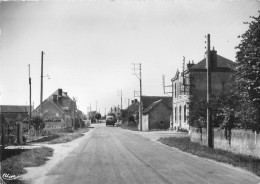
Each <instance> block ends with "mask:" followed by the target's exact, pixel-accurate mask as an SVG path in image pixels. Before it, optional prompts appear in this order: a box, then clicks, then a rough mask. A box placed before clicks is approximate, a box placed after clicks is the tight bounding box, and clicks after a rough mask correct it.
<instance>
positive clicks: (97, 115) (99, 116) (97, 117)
mask: <svg viewBox="0 0 260 184" xmlns="http://www.w3.org/2000/svg"><path fill="white" fill-rule="evenodd" d="M95 119H97V120H98V122H99V120H100V119H101V114H100V113H96V114H95Z"/></svg>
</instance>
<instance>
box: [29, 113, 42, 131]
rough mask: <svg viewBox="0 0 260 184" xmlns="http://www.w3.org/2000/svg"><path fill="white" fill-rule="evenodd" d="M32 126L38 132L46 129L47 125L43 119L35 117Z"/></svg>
mask: <svg viewBox="0 0 260 184" xmlns="http://www.w3.org/2000/svg"><path fill="white" fill-rule="evenodd" d="M31 123H32V126H33V127H34V129H35V130H36V131H37V132H38V134H39V131H41V130H42V129H44V128H45V123H44V121H43V118H42V117H41V116H34V117H32V120H31Z"/></svg>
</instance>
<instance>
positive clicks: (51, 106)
mask: <svg viewBox="0 0 260 184" xmlns="http://www.w3.org/2000/svg"><path fill="white" fill-rule="evenodd" d="M76 111H77V105H76V102H75V101H73V100H72V99H71V98H70V97H69V96H68V94H67V92H64V91H63V90H62V89H57V90H56V91H55V92H54V93H52V94H51V95H50V96H49V97H48V98H47V99H45V100H44V101H43V102H42V113H43V118H44V120H45V121H62V122H65V124H64V126H66V127H72V118H73V116H74V115H75V114H76ZM74 113H75V114H74ZM33 115H40V106H38V107H37V108H36V109H35V110H34V111H33Z"/></svg>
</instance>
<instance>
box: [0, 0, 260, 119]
mask: <svg viewBox="0 0 260 184" xmlns="http://www.w3.org/2000/svg"><path fill="white" fill-rule="evenodd" d="M259 10H260V0H85V1H84V0H82V1H76V0H75V1H13V2H11V1H2V2H0V104H1V105H29V82H28V80H29V79H28V78H29V67H28V65H29V64H30V75H31V78H32V102H33V103H34V107H37V106H38V105H39V103H40V75H41V51H43V52H44V53H45V54H44V57H43V63H44V65H43V76H47V75H48V76H49V77H50V79H49V78H48V77H43V99H46V98H47V97H48V96H50V95H51V94H52V93H53V92H54V91H56V90H57V89H58V88H62V89H63V91H65V92H67V93H68V95H69V96H70V97H71V98H72V97H75V98H76V99H77V105H78V108H79V109H80V110H82V111H83V112H85V113H86V112H87V111H88V110H89V107H90V106H91V110H97V111H100V112H101V113H102V114H103V113H104V111H105V109H106V112H107V111H108V109H110V108H111V107H113V106H118V105H120V103H121V95H120V91H121V90H122V102H123V104H122V105H123V108H126V107H127V104H128V99H130V100H133V99H134V98H138V97H134V91H139V79H138V78H137V77H136V76H135V75H134V71H133V68H134V65H133V63H141V64H142V67H141V69H142V70H141V71H142V85H143V87H142V91H143V95H156V96H164V95H165V94H164V93H163V87H162V74H164V75H165V83H166V85H170V84H171V78H173V77H174V75H175V73H176V71H177V69H179V70H181V69H182V62H183V56H185V59H186V63H187V62H188V61H189V60H190V61H192V60H194V62H195V63H198V62H199V61H201V60H202V59H203V58H204V53H205V46H206V44H205V41H206V38H205V35H207V34H210V36H211V46H214V48H215V50H217V53H218V54H219V55H221V56H223V57H225V58H228V59H230V60H232V61H235V56H236V49H235V47H236V46H237V45H238V44H239V43H240V38H238V36H239V35H241V34H243V33H244V32H245V31H246V30H247V29H248V26H247V25H245V24H243V22H246V21H251V19H250V18H249V16H256V15H258V11H259ZM136 72H137V71H136Z"/></svg>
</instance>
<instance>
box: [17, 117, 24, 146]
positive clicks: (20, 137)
mask: <svg viewBox="0 0 260 184" xmlns="http://www.w3.org/2000/svg"><path fill="white" fill-rule="evenodd" d="M22 129H23V127H22V123H21V122H18V124H17V143H18V144H22V143H23V133H22Z"/></svg>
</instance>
